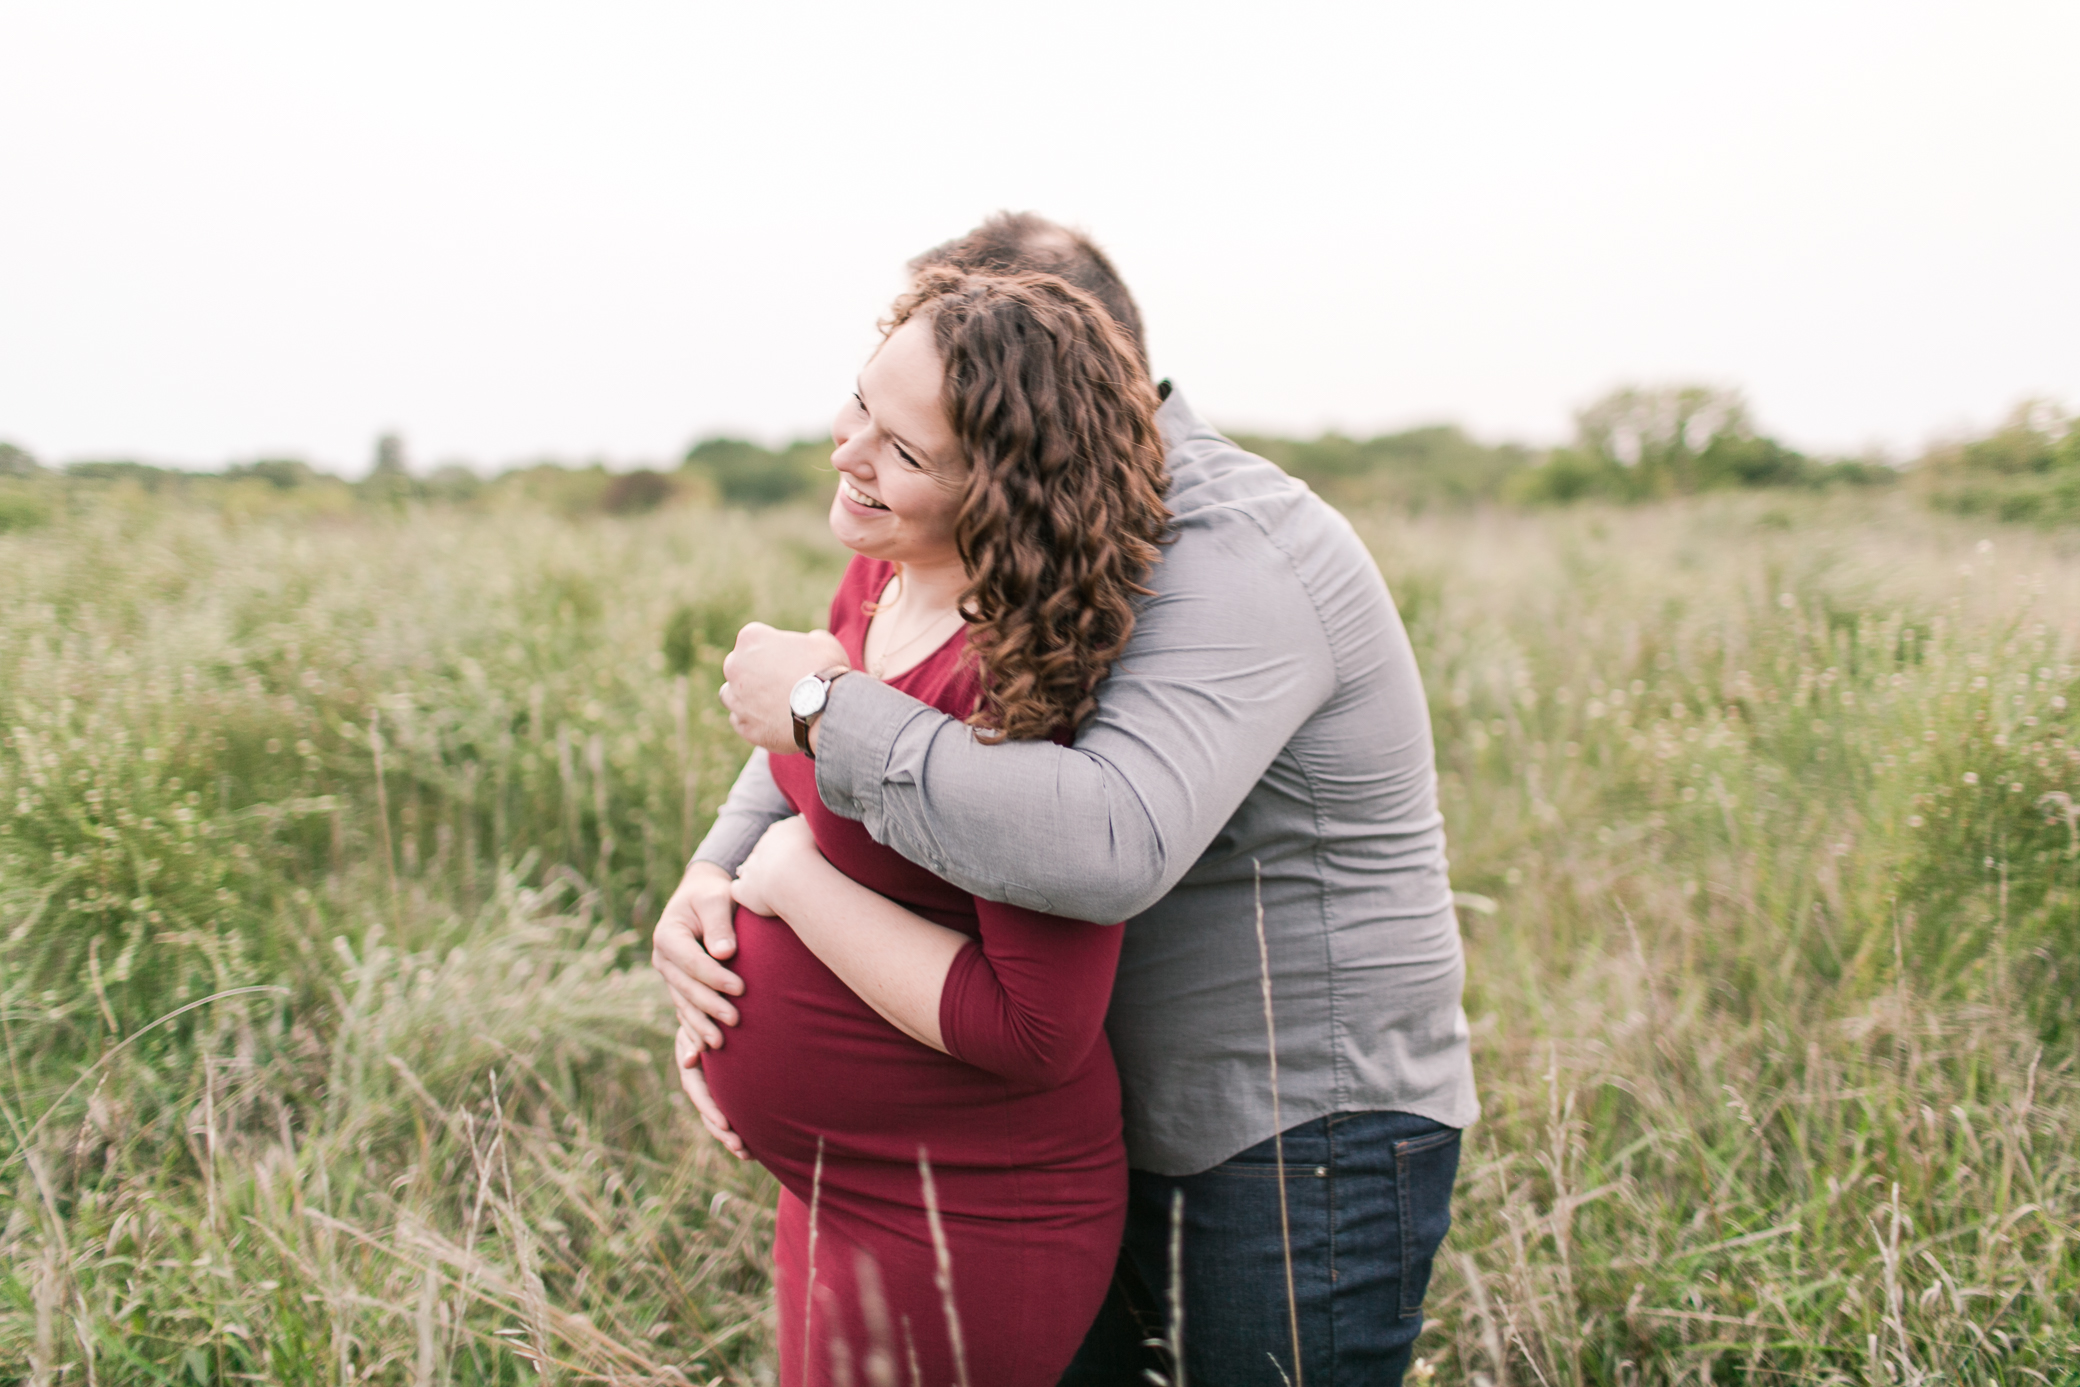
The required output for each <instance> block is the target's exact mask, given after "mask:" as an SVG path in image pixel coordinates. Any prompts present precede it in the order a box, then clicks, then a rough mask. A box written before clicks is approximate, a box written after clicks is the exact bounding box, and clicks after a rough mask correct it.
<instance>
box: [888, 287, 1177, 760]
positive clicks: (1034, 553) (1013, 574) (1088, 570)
mask: <svg viewBox="0 0 2080 1387" xmlns="http://www.w3.org/2000/svg"><path fill="white" fill-rule="evenodd" d="M920 315H923V316H924V317H925V318H926V319H927V320H928V321H929V322H930V324H931V327H932V334H933V340H934V341H935V342H936V344H937V345H938V349H939V361H940V364H941V365H942V367H943V368H944V369H945V372H946V390H945V395H944V397H943V403H944V405H945V408H946V417H947V419H948V421H949V422H950V423H951V424H952V425H953V433H954V437H955V438H957V439H959V440H960V445H961V451H962V452H963V453H964V454H965V455H966V462H967V464H968V476H967V480H966V482H965V484H964V486H965V494H964V495H963V497H962V500H961V508H960V512H959V516H958V518H957V519H956V521H955V527H954V537H955V542H956V543H957V544H958V545H959V547H960V555H961V562H962V564H963V565H964V566H965V567H966V569H967V571H968V577H969V585H968V589H967V591H966V592H965V593H963V594H962V599H961V609H962V611H963V613H964V614H965V615H966V617H967V621H968V647H969V649H970V650H972V651H973V652H974V653H975V655H976V658H977V659H978V660H979V661H980V664H981V668H982V675H983V685H984V696H983V706H982V707H981V708H979V709H977V710H976V713H975V715H974V716H973V717H972V718H970V719H969V721H970V722H972V723H974V724H976V725H977V727H978V728H979V729H987V730H980V731H978V733H977V735H978V736H980V737H982V738H983V739H984V740H987V741H997V740H1002V739H1014V740H1016V739H1024V738H1031V737H1047V736H1052V735H1054V734H1055V733H1057V732H1059V731H1061V730H1063V729H1074V728H1075V727H1077V726H1079V725H1080V724H1081V723H1082V722H1083V720H1084V719H1085V718H1087V717H1089V716H1090V714H1091V711H1092V709H1094V708H1096V707H1097V705H1098V698H1097V688H1098V684H1099V682H1100V681H1101V680H1103V679H1104V678H1105V676H1106V674H1107V673H1108V672H1109V671H1110V670H1111V668H1112V665H1113V663H1114V662H1115V661H1116V660H1118V659H1119V656H1120V652H1121V651H1122V650H1124V649H1125V648H1126V644H1127V637H1128V636H1130V635H1132V634H1133V631H1134V598H1135V597H1136V596H1141V595H1146V594H1147V593H1148V591H1149V590H1148V588H1147V587H1145V586H1144V585H1143V581H1142V580H1143V579H1145V578H1146V577H1147V576H1148V571H1149V569H1150V568H1151V567H1152V566H1153V565H1154V564H1155V562H1156V559H1157V557H1158V551H1157V548H1156V546H1157V545H1159V544H1161V543H1162V542H1163V540H1164V537H1165V532H1166V531H1167V529H1168V527H1169V524H1170V512H1169V510H1168V508H1167V507H1165V506H1164V504H1163V492H1164V490H1165V488H1167V486H1168V485H1169V478H1168V475H1167V474H1166V472H1165V471H1164V467H1163V440H1162V435H1161V433H1160V432H1159V431H1158V430H1157V428H1156V420H1155V415H1156V408H1157V405H1158V403H1159V402H1158V400H1157V397H1156V391H1155V386H1154V385H1153V384H1152V383H1151V382H1150V381H1149V378H1148V370H1147V368H1146V367H1145V366H1143V365H1142V362H1141V353H1140V351H1139V350H1138V349H1137V348H1136V347H1135V345H1134V343H1133V340H1132V339H1131V338H1129V337H1128V336H1127V334H1126V333H1125V332H1124V331H1123V330H1122V329H1121V328H1120V327H1119V326H1118V324H1116V323H1114V322H1113V321H1112V318H1111V316H1110V315H1109V314H1107V313H1106V311H1105V309H1104V308H1103V307H1102V306H1100V305H1099V303H1098V301H1097V300H1096V299H1094V298H1092V297H1091V296H1090V295H1089V294H1086V293H1084V292H1083V291H1082V290H1080V289H1077V288H1074V287H1073V286H1071V285H1070V284H1068V283H1067V282H1066V281H1064V280H1061V279H1057V278H1055V277H1054V276H1053V275H1045V274H1017V275H1003V276H985V275H969V274H960V273H957V272H954V271H950V270H926V271H925V272H923V273H922V274H921V275H920V276H919V277H918V280H917V282H916V284H915V286H914V287H913V289H912V290H911V292H910V293H908V294H906V295H904V296H903V298H901V299H899V300H898V301H897V302H896V305H895V309H894V312H893V314H892V315H891V317H890V319H889V321H888V323H887V324H886V327H887V330H888V331H889V332H893V331H895V329H897V328H898V327H900V326H902V325H903V324H904V323H906V322H908V321H909V320H910V319H912V318H915V317H918V316H920Z"/></svg>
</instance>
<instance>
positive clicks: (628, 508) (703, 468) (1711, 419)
mask: <svg viewBox="0 0 2080 1387" xmlns="http://www.w3.org/2000/svg"><path fill="white" fill-rule="evenodd" d="M1235 438H1236V441H1237V442H1239V443H1241V444H1242V445H1243V446H1245V447H1247V448H1249V449H1251V450H1252V451H1254V452H1258V453H1261V454H1262V455H1264V456H1265V457H1268V458H1270V459H1271V460H1272V461H1274V462H1276V463H1278V464H1279V465H1280V466H1281V467H1283V468H1285V469H1286V470H1287V471H1288V472H1290V473H1292V474H1293V475H1295V476H1297V477H1299V478H1301V479H1302V480H1304V481H1306V482H1307V483H1308V484H1309V485H1310V486H1312V487H1314V488H1315V489H1316V490H1317V491H1319V492H1320V493H1322V494H1323V495H1324V496H1325V497H1326V498H1327V499H1329V500H1330V501H1332V502H1334V503H1336V504H1338V505H1342V506H1351V507H1359V506H1368V505H1386V506H1398V507H1403V508H1407V509H1412V510H1422V509H1426V508H1431V507H1463V506H1468V505H1475V504H1481V503H1503V504H1513V505H1529V506H1537V505H1564V504H1568V503H1571V502H1577V501H1586V500H1603V501H1615V502H1639V501H1651V500H1658V499H1663V498H1667V497H1674V496H1685V495H1694V494H1697V493H1700V492H1710V491H1728V490H1743V489H1758V488H1796V489H1804V490H1817V489H1826V488H1834V487H1870V486H1882V485H1889V484H1892V483H1896V482H1900V481H1902V480H1910V481H1912V482H1914V483H1915V484H1916V485H1918V486H1919V487H1920V488H1921V490H1922V491H1923V493H1924V494H1925V496H1926V498H1927V499H1928V500H1929V502H1930V503H1931V504H1934V505H1937V506H1939V507H1942V508H1945V509H1950V510H1956V511H1960V512H1964V513H1970V514H1987V515H1991V516H1996V517H1998V518H2002V519H2008V520H2034V521H2038V522H2042V523H2064V522H2069V521H2072V520H2075V519H2080V422H2076V421H2075V420H2074V419H2073V418H2071V417H2069V416H2067V415H2066V414H2065V413H2064V412H2063V411H2061V410H2060V409H2058V408H2056V407H2055V406H2053V405H2051V404H2049V403H2047V402H2044V401H2035V400H2033V401H2027V402H2025V403H2024V404H2022V405H2021V406H2018V407H2017V409H2016V410H2015V412H2014V413H2013V415H2011V416H2010V418H2009V419H2007V420H2006V421H2005V422H2004V423H2003V424H2002V425H2001V426H2000V427H1999V428H1997V429H1995V430H1993V431H1991V432H1990V433H1987V434H1985V435H1983V436H1980V437H1975V438H1968V439H1963V440H1957V441H1952V442H1947V443H1944V444H1940V445H1938V446H1936V447H1933V448H1931V449H1929V450H1928V451H1927V452H1926V453H1924V455H1923V456H1922V457H1920V458H1919V459H1916V460H1915V461H1913V462H1911V463H1908V464H1904V465H1895V464H1892V463H1888V462H1884V461H1874V460H1871V459H1857V458H1826V457H1814V456H1809V455H1807V454H1805V453H1802V452H1800V451H1798V450H1797V449H1794V448H1792V447H1790V446H1788V445H1787V444H1785V443H1783V442H1782V441H1781V440H1779V439H1777V438H1775V437H1773V436H1771V435H1769V434H1767V433H1765V432H1763V431H1761V430H1760V429H1759V428H1758V427H1757V426H1756V423H1755V420H1754V417H1753V414H1752V412H1751V410H1750V409H1749V406H1748V404H1747V402H1746V400H1745V399H1743V398H1742V396H1741V395H1740V394H1739V392H1737V391H1732V390H1725V389H1718V388H1713V387H1709V386H1701V385H1677V386H1667V387H1658V388H1649V387H1639V386H1628V387H1625V388H1623V389H1619V390H1614V391H1612V392H1611V393H1609V394H1607V395H1605V396H1603V397H1602V398H1601V399H1599V400H1597V401H1595V402H1594V403H1592V404H1590V405H1589V406H1587V407H1586V408H1584V409H1582V410H1580V411H1579V412H1577V414H1576V415H1575V419H1574V436H1573V438H1572V439H1571V440H1570V441H1569V442H1568V443H1567V444H1566V445H1564V446H1562V447H1557V448H1551V449H1534V448H1528V447H1525V446H1523V445H1520V444H1514V443H1500V444H1491V443H1485V442H1482V441H1480V440H1478V439H1476V438H1474V437H1472V436H1471V435H1469V434H1468V433H1467V432H1466V431H1465V430H1463V429H1461V428H1459V427H1458V426H1456V425H1451V424H1441V425H1432V426H1429V427H1425V428H1415V429H1407V430H1403V431H1401V432H1397V433H1387V434H1379V435H1376V436H1374V437H1371V438H1362V439H1361V438H1352V437H1348V436H1345V435H1343V434H1340V433H1333V432H1332V433H1326V434H1323V435H1321V436H1319V437H1317V438H1312V439H1295V438H1285V437H1279V436H1275V435H1264V434H1253V433H1237V434H1236V435H1235ZM830 451H831V445H830V442H829V441H828V440H827V439H823V440H819V439H802V440H797V441H796V442H793V443H789V444H786V445H784V446H781V447H778V448H768V447H765V446H763V445H760V444H758V443H754V442H751V441H749V440H747V439H742V438H730V437H713V438H706V439H702V440H701V441H699V442H697V443H695V444H693V445H692V446H691V447H689V448H688V449H687V450H686V452H685V453H684V454H683V455H682V457H681V458H680V460H679V462H678V464H677V466H676V467H673V468H671V469H669V470H659V469H656V468H639V469H636V470H633V471H615V470H612V469H610V468H608V467H607V466H606V465H605V464H604V463H600V462H593V463H589V464H581V465H575V466H573V465H570V464H566V463H561V462H540V463H535V464H531V465H527V466H521V467H516V468H512V469H509V470H507V471H505V472H503V473H501V474H499V475H497V476H494V477H485V476H483V475H481V474H479V473H477V472H475V471H473V470H472V469H470V468H467V467H464V466H461V465H458V464H453V463H450V464H447V465H444V466H440V467H436V468H433V469H431V470H429V471H424V472H421V471H416V470H414V469H413V468H412V467H411V466H410V465H409V464H408V462H407V460H406V456H405V450H404V445H403V441H402V440H401V439H400V438H398V437H397V436H396V435H394V434H386V435H384V436H383V437H382V438H380V439H379V440H378V441H377V444H376V448H375V457H374V460H373V463H372V465H371V467H370V469H369V471H368V473H367V474H366V475H365V476H363V477H362V478H360V479H358V480H355V481H346V480H344V479H342V478H339V477H337V476H334V475H332V474H330V473H326V472H323V471H321V470H319V469H317V468H315V467H313V466H311V465H310V464H309V463H308V462H306V461H303V460H301V459H295V458H263V459H257V460H254V461H250V462H243V463H238V464H234V465H232V466H229V467H226V468H224V469H222V470H221V471H218V472H213V473H209V472H194V471H189V470H184V469H177V468H166V467H157V466H153V465H150V464H147V463H142V462H137V461H131V460H114V461H85V462H73V463H69V464H66V465H65V466H64V467H62V468H55V469H54V468H48V467H45V466H43V465H42V464H40V463H39V462H38V461H37V459H35V458H34V457H32V456H30V455H29V454H28V453H27V452H26V451H24V450H23V449H21V448H18V447H15V446H13V445H11V444H7V443H0V530H6V529H12V528H22V527H25V526H27V525H33V524H36V523H39V522H40V521H41V520H43V519H46V518H48V516H49V515H50V513H51V511H52V508H53V506H55V505H57V504H59V497H57V496H56V495H54V494H53V488H52V487H51V485H50V484H51V483H53V482H58V483H61V484H62V483H66V482H70V483H76V484H83V485H85V486H88V487H92V486H94V485H97V484H99V485H126V486H129V487H132V488H135V489H139V490H142V491H144V492H146V493H153V494H156V493H160V492H167V491H182V492H195V493H202V492H207V493H209V494H211V495H213V496H215V497H217V498H219V499H226V500H228V501H232V502H237V503H241V504H244V505H247V506H248V507H253V508H264V507H265V504H266V502H267V500H268V498H270V497H273V498H276V499H278V500H281V501H289V500H291V499H292V498H293V500H294V502H295V503H296V504H297V505H299V506H300V507H302V508H313V507H315V508H325V507H328V506H357V505H376V506H393V507H394V506H403V505H407V504H415V503H417V504H427V503H432V504H457V505H470V506H496V505H499V504H505V503H523V504H529V505H537V506H546V507H548V508H550V509H552V510H556V511H559V512H562V513H564V514H567V515H572V516H579V515H585V514H609V515H631V514H639V513H642V512H645V511H650V510H655V509H657V508H658V507H660V506H664V505H667V504H674V503H682V504H683V503H691V504H705V505H711V506H725V507H739V508H745V509H758V508H763V507H768V506H775V505H782V504H786V503H788V502H792V501H797V500H803V499H807V498H808V497H810V496H812V495H813V494H815V493H817V492H819V491H820V490H821V489H822V488H823V487H824V486H825V485H827V483H828V480H829V473H830Z"/></svg>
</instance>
